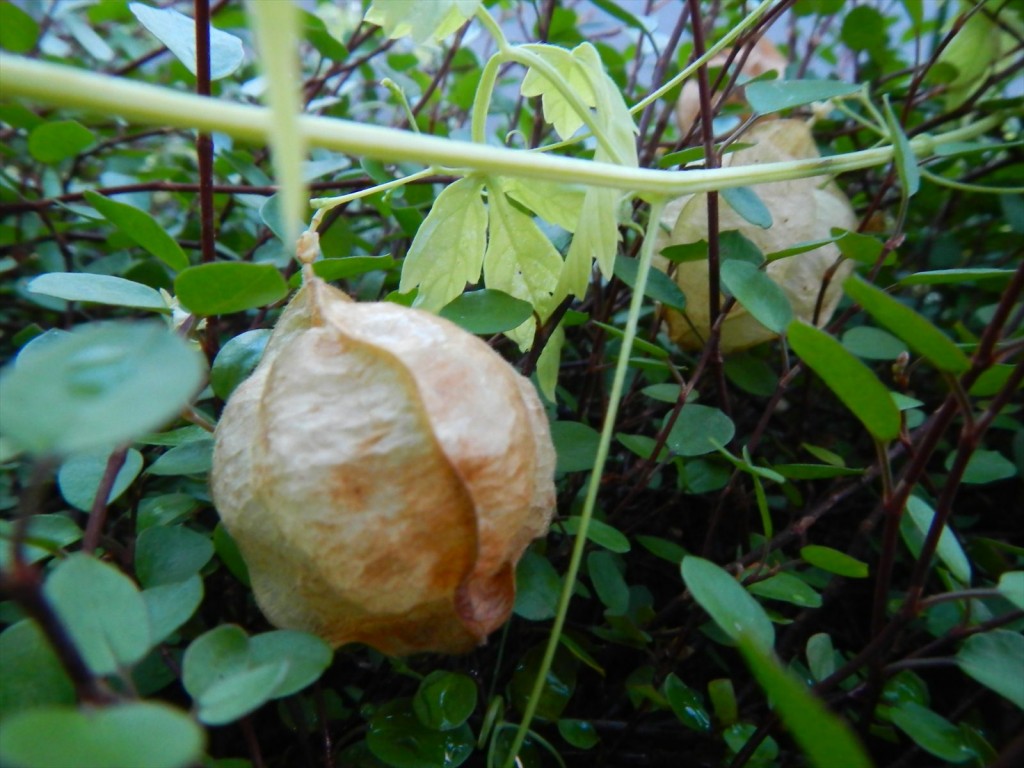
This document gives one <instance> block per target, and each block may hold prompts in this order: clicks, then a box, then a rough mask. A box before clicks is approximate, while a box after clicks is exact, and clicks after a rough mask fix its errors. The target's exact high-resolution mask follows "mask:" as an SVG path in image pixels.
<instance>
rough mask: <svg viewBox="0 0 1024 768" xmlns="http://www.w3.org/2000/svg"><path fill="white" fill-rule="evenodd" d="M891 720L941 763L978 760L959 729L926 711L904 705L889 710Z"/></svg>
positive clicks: (918, 705) (921, 708)
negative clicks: (943, 761) (944, 761)
mask: <svg viewBox="0 0 1024 768" xmlns="http://www.w3.org/2000/svg"><path fill="white" fill-rule="evenodd" d="M889 717H890V719H891V720H892V723H893V725H895V726H896V727H897V728H899V729H900V730H901V731H903V732H904V733H905V734H907V736H909V737H910V738H911V739H912V740H913V742H914V743H915V744H917V745H918V746H919V747H921V749H923V750H925V751H926V752H928V753H930V754H932V755H935V757H937V758H939V759H940V760H948V761H949V762H951V763H965V762H967V761H968V760H973V759H974V758H976V757H977V754H976V753H975V751H974V750H973V749H972V748H971V747H970V745H968V743H967V741H966V740H965V738H964V734H963V733H962V732H961V731H960V729H959V728H957V727H956V726H955V725H954V724H953V723H951V722H949V720H947V719H946V718H944V717H943V716H942V715H940V714H938V713H936V712H933V711H932V710H930V709H928V708H927V707H922V706H921V705H920V704H915V703H914V702H912V701H906V702H902V703H901V704H900V705H899V706H897V707H893V708H892V709H891V710H890V712H889Z"/></svg>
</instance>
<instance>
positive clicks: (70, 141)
mask: <svg viewBox="0 0 1024 768" xmlns="http://www.w3.org/2000/svg"><path fill="white" fill-rule="evenodd" d="M5 5H6V3H5ZM95 141H96V137H95V136H94V135H93V132H92V131H90V130H89V129H88V128H86V127H85V126H84V125H82V124H81V123H80V122H78V121H77V120H56V121H53V122H49V123H43V124H42V125H40V126H37V127H36V128H33V129H32V132H31V133H29V135H28V151H29V154H30V155H32V157H34V158H35V159H36V160H38V161H39V162H41V163H59V162H60V161H61V160H66V159H67V158H69V157H74V156H75V155H77V154H79V153H80V152H83V151H84V150H86V149H88V148H89V147H91V146H92V145H93V142H95Z"/></svg>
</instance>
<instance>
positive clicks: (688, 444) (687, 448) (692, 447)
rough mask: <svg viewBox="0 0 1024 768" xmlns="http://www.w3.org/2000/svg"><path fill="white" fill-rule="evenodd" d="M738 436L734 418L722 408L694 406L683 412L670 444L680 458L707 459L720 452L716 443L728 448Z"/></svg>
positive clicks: (671, 433)
mask: <svg viewBox="0 0 1024 768" xmlns="http://www.w3.org/2000/svg"><path fill="white" fill-rule="evenodd" d="M734 434H736V427H735V426H734V425H733V423H732V419H730V418H729V417H728V416H726V415H725V413H723V412H722V411H721V410H720V409H718V408H712V407H711V406H709V405H700V404H698V403H692V404H687V405H685V406H684V407H683V410H681V411H680V412H679V418H677V419H676V423H675V424H674V425H673V426H672V431H671V432H669V433H668V439H667V440H666V443H667V444H668V447H669V448H670V449H671V450H672V452H673V453H676V454H678V455H680V456H703V455H704V454H707V453H713V452H714V451H715V450H716V449H715V445H714V443H713V442H712V441H715V442H717V443H718V444H719V445H726V444H728V442H729V441H730V440H732V437H733V435H734Z"/></svg>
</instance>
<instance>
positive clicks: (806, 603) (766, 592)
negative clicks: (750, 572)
mask: <svg viewBox="0 0 1024 768" xmlns="http://www.w3.org/2000/svg"><path fill="white" fill-rule="evenodd" d="M747 589H748V590H749V591H750V594H752V595H757V596H758V597H767V598H769V599H770V600H781V601H782V602H784V603H792V604H793V605H799V606H801V607H803V608H820V607H821V595H819V594H818V593H817V592H815V591H814V589H812V588H811V586H810V585H809V584H808V583H807V582H806V581H804V580H803V579H801V578H800V577H799V576H794V575H793V574H792V573H777V574H775V575H774V576H769V577H768V578H767V579H765V580H764V581H755V582H754V583H753V584H751V585H750V586H749V587H747Z"/></svg>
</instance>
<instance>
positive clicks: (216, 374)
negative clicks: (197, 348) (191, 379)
mask: <svg viewBox="0 0 1024 768" xmlns="http://www.w3.org/2000/svg"><path fill="white" fill-rule="evenodd" d="M269 338H270V331H269V330H268V329H265V328H260V329H257V330H255V331H245V332H244V333H240V334H238V335H237V336H235V337H234V338H233V339H231V340H230V341H229V342H228V343H227V344H225V345H224V346H223V347H221V349H220V352H218V353H217V357H216V359H215V360H214V361H213V367H212V368H210V387H211V388H212V389H213V393H214V394H215V395H217V397H219V398H220V399H221V400H227V399H228V397H229V396H230V395H231V393H232V392H234V391H235V388H236V387H237V386H238V385H239V384H241V383H242V382H243V381H245V380H246V379H247V378H248V377H249V374H250V373H252V371H253V369H254V368H255V367H256V364H257V363H259V361H260V358H261V357H263V350H264V349H266V346H267V340H268V339H269Z"/></svg>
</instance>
